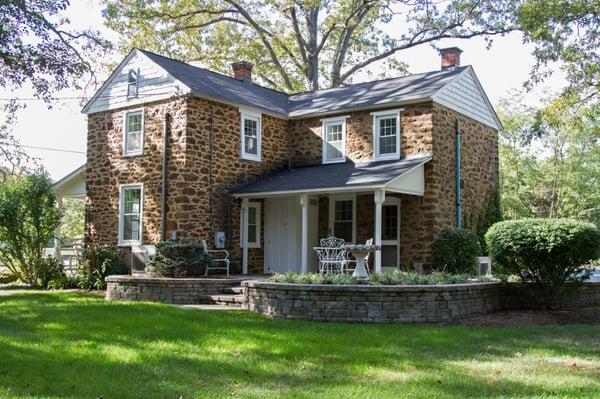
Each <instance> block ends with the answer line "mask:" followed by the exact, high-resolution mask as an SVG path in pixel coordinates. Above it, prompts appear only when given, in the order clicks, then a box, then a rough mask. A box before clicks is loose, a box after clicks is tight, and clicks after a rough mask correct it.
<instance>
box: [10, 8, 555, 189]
mask: <svg viewBox="0 0 600 399" xmlns="http://www.w3.org/2000/svg"><path fill="white" fill-rule="evenodd" d="M101 10H102V6H101V4H100V2H99V1H98V0H75V1H72V4H71V6H70V7H69V9H67V15H68V18H69V19H70V21H71V27H72V28H73V29H82V28H90V27H91V28H93V29H97V30H100V31H101V32H102V33H103V35H104V36H105V38H107V39H109V40H113V41H114V40H115V39H117V35H116V34H115V33H114V32H112V31H110V30H108V29H107V28H105V27H104V25H103V21H102V15H101ZM393 31H394V28H393V27H392V28H391V32H390V33H392V34H393ZM437 46H439V47H440V48H441V47H451V46H457V47H460V48H461V49H462V50H463V53H462V55H461V64H462V65H472V66H473V68H474V69H475V72H476V74H477V76H478V77H479V80H480V82H481V84H482V86H483V88H484V89H485V91H486V93H487V95H488V97H489V98H490V100H491V102H492V104H496V103H497V101H498V100H499V99H501V98H503V97H506V96H507V95H508V93H509V91H510V90H513V89H519V88H521V87H522V85H523V82H524V81H525V80H526V79H527V78H528V75H529V72H530V70H531V67H532V66H533V64H534V59H533V57H532V56H531V49H532V48H531V47H529V46H527V45H524V44H523V43H522V39H521V36H520V34H518V33H513V34H509V35H507V36H505V37H497V38H496V39H495V40H494V44H493V46H492V47H491V49H489V50H488V49H487V48H486V43H485V41H484V40H483V39H480V38H475V39H469V40H451V39H448V40H444V41H441V42H439V43H437ZM400 59H402V60H403V61H404V62H406V63H407V64H408V65H409V71H410V72H411V73H420V72H425V71H431V70H436V69H439V67H440V58H439V54H438V52H437V50H436V49H434V48H432V47H431V46H427V45H426V46H420V47H417V48H413V49H409V50H407V51H404V52H402V55H401V57H400ZM113 61H116V62H118V61H120V60H119V59H115V60H113ZM107 76H108V72H106V73H105V74H104V76H102V75H101V76H100V77H101V78H104V77H107ZM564 85H565V80H564V77H563V76H562V75H561V74H560V73H559V72H558V71H557V73H555V74H554V75H553V76H552V77H551V78H550V79H548V80H547V81H546V82H544V85H543V86H541V87H537V88H536V89H535V90H534V91H533V92H531V93H530V94H529V95H528V96H527V97H526V101H527V102H528V103H529V104H530V105H537V104H539V103H540V102H541V100H542V99H543V96H544V95H547V94H546V93H548V91H550V92H558V91H559V90H560V89H561V88H562V87H563V86H564ZM3 90H4V89H3ZM81 95H82V93H81V92H78V91H75V90H64V91H62V92H60V93H57V94H56V97H76V96H81ZM31 96H32V91H31V89H30V88H23V89H21V90H18V91H15V92H8V91H7V92H0V98H9V97H10V98H12V97H20V98H29V97H31ZM81 108H82V104H81V103H80V101H79V100H60V101H59V102H58V103H57V104H54V105H53V107H52V108H51V109H48V108H47V106H46V104H44V103H43V102H42V101H27V107H26V108H25V109H23V110H20V111H19V112H18V114H17V122H16V124H15V126H14V129H13V134H14V135H15V136H16V138H17V139H18V140H19V141H20V142H21V144H22V145H23V146H27V147H25V148H24V149H25V150H26V151H27V152H28V153H29V154H30V155H32V156H34V157H38V158H40V160H41V163H42V164H43V165H44V166H45V168H46V170H47V171H48V172H49V174H50V176H51V177H52V178H53V179H55V180H58V179H60V178H61V177H63V176H65V175H67V174H68V173H69V172H71V171H72V170H74V169H76V168H78V167H79V166H81V165H82V164H84V163H85V150H86V126H87V125H86V123H87V122H86V117H85V115H83V114H81V112H80V111H81ZM31 146H34V147H46V148H53V149H58V150H62V151H51V150H47V149H33V148H29V147H31Z"/></svg>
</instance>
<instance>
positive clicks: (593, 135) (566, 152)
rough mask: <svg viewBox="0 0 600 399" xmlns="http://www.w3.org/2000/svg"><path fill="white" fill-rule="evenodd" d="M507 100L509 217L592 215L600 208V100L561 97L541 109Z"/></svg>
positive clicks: (505, 192) (503, 149) (504, 182)
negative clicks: (595, 101) (587, 100)
mask: <svg viewBox="0 0 600 399" xmlns="http://www.w3.org/2000/svg"><path fill="white" fill-rule="evenodd" d="M522 104H523V100H522V97H520V96H513V97H511V98H510V99H508V100H505V101H502V102H501V106H500V107H499V115H500V117H501V119H502V121H503V124H504V129H503V130H502V131H501V132H500V177H501V191H502V208H503V211H504V214H505V216H507V217H510V218H522V217H544V218H546V217H550V218H560V217H574V218H587V219H590V220H592V221H593V220H594V219H593V218H594V217H596V215H598V212H597V211H598V210H600V116H599V115H600V105H598V104H595V103H593V102H586V103H582V101H581V99H580V98H579V97H570V96H566V95H562V96H559V97H557V98H555V99H553V100H551V101H550V102H549V104H547V105H546V106H543V107H542V108H540V109H538V110H534V109H531V108H529V107H524V106H523V105H522Z"/></svg>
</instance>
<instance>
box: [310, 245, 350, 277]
mask: <svg viewBox="0 0 600 399" xmlns="http://www.w3.org/2000/svg"><path fill="white" fill-rule="evenodd" d="M313 249H314V250H315V251H316V252H317V256H318V257H319V274H323V273H327V274H329V273H343V271H344V262H345V258H346V251H345V250H343V249H341V248H339V247H313Z"/></svg>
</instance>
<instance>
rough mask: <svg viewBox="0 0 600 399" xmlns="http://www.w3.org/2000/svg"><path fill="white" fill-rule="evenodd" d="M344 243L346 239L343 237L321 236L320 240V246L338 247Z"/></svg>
mask: <svg viewBox="0 0 600 399" xmlns="http://www.w3.org/2000/svg"><path fill="white" fill-rule="evenodd" d="M345 243H346V241H344V239H343V238H337V237H333V236H332V237H327V238H321V240H320V244H321V247H329V248H338V247H341V246H342V245H344V244H345Z"/></svg>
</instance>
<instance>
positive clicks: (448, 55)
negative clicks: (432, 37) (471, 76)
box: [440, 47, 462, 71]
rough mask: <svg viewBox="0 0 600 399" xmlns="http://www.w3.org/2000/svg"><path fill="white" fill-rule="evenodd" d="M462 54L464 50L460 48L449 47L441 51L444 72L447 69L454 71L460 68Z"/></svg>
mask: <svg viewBox="0 0 600 399" xmlns="http://www.w3.org/2000/svg"><path fill="white" fill-rule="evenodd" d="M460 53H462V50H461V49H459V48H458V47H448V48H443V49H441V50H440V57H441V59H442V71H443V70H446V69H453V68H456V67H459V66H460Z"/></svg>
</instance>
